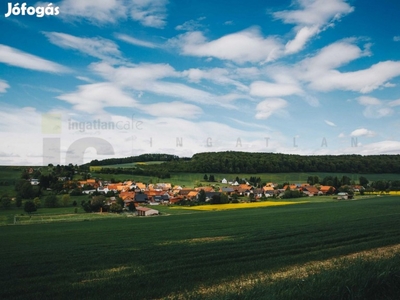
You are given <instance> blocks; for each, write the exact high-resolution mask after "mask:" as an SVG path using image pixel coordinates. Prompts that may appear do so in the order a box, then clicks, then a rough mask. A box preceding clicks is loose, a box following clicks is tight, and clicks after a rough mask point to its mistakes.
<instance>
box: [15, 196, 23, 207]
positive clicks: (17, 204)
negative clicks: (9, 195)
mask: <svg viewBox="0 0 400 300" xmlns="http://www.w3.org/2000/svg"><path fill="white" fill-rule="evenodd" d="M15 205H16V206H17V207H21V206H22V198H21V196H17V197H15Z"/></svg>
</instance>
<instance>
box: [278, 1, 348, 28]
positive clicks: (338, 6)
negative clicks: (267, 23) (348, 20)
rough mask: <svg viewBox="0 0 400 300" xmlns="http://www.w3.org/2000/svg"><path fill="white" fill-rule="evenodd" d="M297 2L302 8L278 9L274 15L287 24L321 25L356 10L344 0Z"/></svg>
mask: <svg viewBox="0 0 400 300" xmlns="http://www.w3.org/2000/svg"><path fill="white" fill-rule="evenodd" d="M295 3H297V4H298V5H299V6H300V9H298V10H284V11H278V12H275V13H274V14H273V15H274V16H275V18H277V19H281V20H283V21H284V23H287V24H296V25H308V26H314V25H319V26H321V25H324V24H326V23H328V22H330V21H332V20H338V19H340V18H341V17H342V16H343V15H345V14H348V13H351V12H352V11H353V10H354V8H353V7H351V6H350V5H349V4H347V3H346V1H344V0H297V1H295Z"/></svg>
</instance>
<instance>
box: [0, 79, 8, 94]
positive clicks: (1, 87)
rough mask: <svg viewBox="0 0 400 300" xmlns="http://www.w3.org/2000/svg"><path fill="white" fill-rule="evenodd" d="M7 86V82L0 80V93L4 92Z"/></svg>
mask: <svg viewBox="0 0 400 300" xmlns="http://www.w3.org/2000/svg"><path fill="white" fill-rule="evenodd" d="M9 87H10V86H9V85H8V83H7V82H5V81H3V80H0V93H5V92H6V90H7V89H8V88H9Z"/></svg>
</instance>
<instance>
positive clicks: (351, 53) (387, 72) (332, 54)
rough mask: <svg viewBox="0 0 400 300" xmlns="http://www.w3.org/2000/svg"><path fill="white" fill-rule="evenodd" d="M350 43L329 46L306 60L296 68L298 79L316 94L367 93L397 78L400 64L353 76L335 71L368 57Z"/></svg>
mask: <svg viewBox="0 0 400 300" xmlns="http://www.w3.org/2000/svg"><path fill="white" fill-rule="evenodd" d="M369 54H370V53H369V50H368V49H367V50H364V51H362V50H361V49H360V48H359V47H357V46H356V45H354V44H352V43H351V41H342V42H336V43H334V44H331V45H329V46H327V47H324V48H323V49H322V50H320V51H319V52H318V53H317V54H316V55H315V56H313V57H311V58H306V59H304V60H303V61H301V62H300V63H299V64H298V65H297V76H298V77H299V78H301V79H302V80H304V81H306V82H309V87H311V88H312V89H315V90H319V91H326V92H327V91H332V90H336V89H339V90H347V91H355V92H359V93H363V94H364V93H369V92H371V91H373V90H376V89H378V88H380V87H384V86H385V85H386V84H387V82H388V81H389V80H390V79H392V78H394V77H397V76H400V61H383V62H378V63H376V64H374V65H372V66H371V67H369V68H367V69H363V70H358V71H352V72H340V71H338V70H335V68H338V67H340V66H343V65H345V64H347V63H349V62H351V61H352V60H355V59H357V58H359V57H362V56H366V55H369Z"/></svg>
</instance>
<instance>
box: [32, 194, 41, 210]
mask: <svg viewBox="0 0 400 300" xmlns="http://www.w3.org/2000/svg"><path fill="white" fill-rule="evenodd" d="M33 203H35V206H36V208H39V207H40V204H41V202H40V199H39V197H35V199H33Z"/></svg>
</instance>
